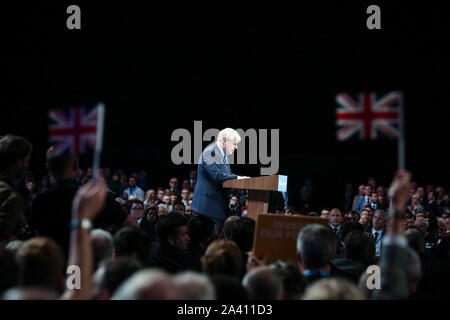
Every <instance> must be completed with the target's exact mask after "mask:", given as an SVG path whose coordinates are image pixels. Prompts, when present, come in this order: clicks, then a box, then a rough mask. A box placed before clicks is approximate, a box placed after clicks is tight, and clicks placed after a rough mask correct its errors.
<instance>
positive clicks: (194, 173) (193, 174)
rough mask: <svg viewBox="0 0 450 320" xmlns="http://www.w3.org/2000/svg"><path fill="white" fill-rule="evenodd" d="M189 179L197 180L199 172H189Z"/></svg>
mask: <svg viewBox="0 0 450 320" xmlns="http://www.w3.org/2000/svg"><path fill="white" fill-rule="evenodd" d="M189 179H192V180H197V170H191V171H189Z"/></svg>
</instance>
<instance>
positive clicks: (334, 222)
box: [328, 208, 343, 257]
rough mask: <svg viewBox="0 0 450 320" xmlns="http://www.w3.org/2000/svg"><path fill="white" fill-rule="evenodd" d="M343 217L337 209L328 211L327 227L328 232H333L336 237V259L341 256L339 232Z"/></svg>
mask: <svg viewBox="0 0 450 320" xmlns="http://www.w3.org/2000/svg"><path fill="white" fill-rule="evenodd" d="M342 220H343V217H342V212H341V210H339V209H338V208H333V209H331V211H330V224H329V225H328V226H329V228H330V230H331V231H333V233H334V234H335V236H336V255H337V256H338V257H340V256H341V248H342V243H341V241H339V232H340V231H341V223H342Z"/></svg>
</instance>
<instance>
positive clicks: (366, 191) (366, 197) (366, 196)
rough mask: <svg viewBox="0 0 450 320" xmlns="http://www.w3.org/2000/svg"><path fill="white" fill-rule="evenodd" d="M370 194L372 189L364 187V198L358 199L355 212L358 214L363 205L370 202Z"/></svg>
mask: <svg viewBox="0 0 450 320" xmlns="http://www.w3.org/2000/svg"><path fill="white" fill-rule="evenodd" d="M371 193H372V187H371V186H366V187H365V189H364V196H362V197H361V198H359V200H358V202H357V203H356V206H355V211H357V212H358V213H361V211H363V210H364V207H365V205H366V204H368V203H369V202H370V194H371Z"/></svg>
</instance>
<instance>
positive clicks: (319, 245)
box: [297, 223, 336, 286]
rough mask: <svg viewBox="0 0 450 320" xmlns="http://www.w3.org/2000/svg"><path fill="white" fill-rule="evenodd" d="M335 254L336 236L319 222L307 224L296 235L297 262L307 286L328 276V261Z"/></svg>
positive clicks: (329, 269) (329, 268) (329, 267)
mask: <svg viewBox="0 0 450 320" xmlns="http://www.w3.org/2000/svg"><path fill="white" fill-rule="evenodd" d="M335 256H336V236H335V235H334V234H333V232H331V231H330V229H329V228H327V227H325V226H323V225H320V224H315V223H313V224H309V225H307V226H306V227H304V228H303V229H302V230H300V232H299V234H298V237H297V264H298V266H299V268H300V271H301V272H302V273H303V275H304V276H305V279H306V284H307V286H309V285H310V284H312V283H314V282H315V281H317V280H319V279H322V278H327V277H329V276H330V271H331V266H330V263H329V261H330V260H331V259H333V258H334V257H335Z"/></svg>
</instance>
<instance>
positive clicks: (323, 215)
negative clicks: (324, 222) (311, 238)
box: [320, 210, 330, 219]
mask: <svg viewBox="0 0 450 320" xmlns="http://www.w3.org/2000/svg"><path fill="white" fill-rule="evenodd" d="M320 217H321V218H325V219H330V211H328V210H322V212H321V213H320Z"/></svg>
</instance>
